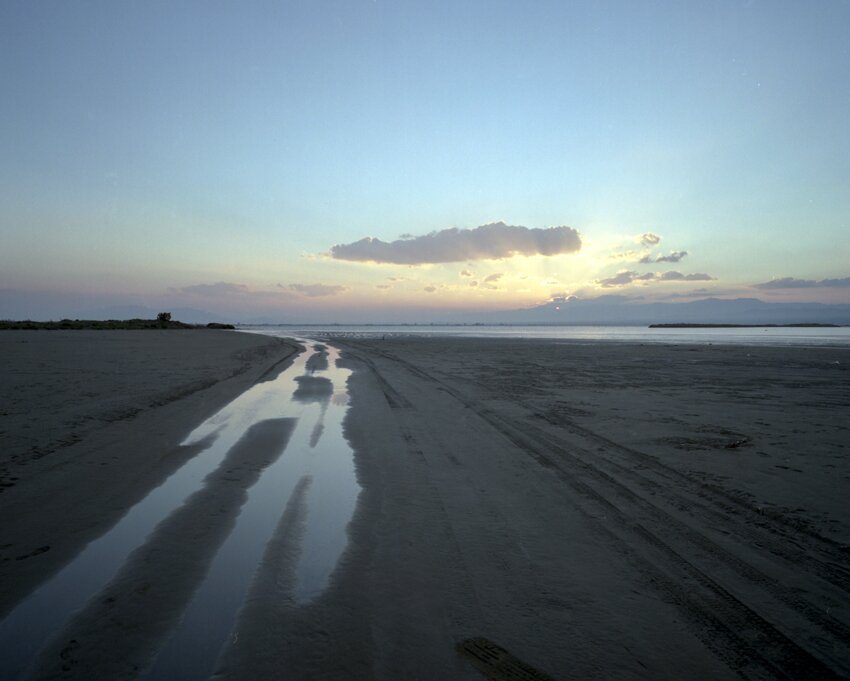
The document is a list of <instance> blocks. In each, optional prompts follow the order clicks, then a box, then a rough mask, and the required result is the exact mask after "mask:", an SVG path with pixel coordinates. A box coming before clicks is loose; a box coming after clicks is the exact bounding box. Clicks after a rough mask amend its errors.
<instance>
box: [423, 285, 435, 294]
mask: <svg viewBox="0 0 850 681" xmlns="http://www.w3.org/2000/svg"><path fill="white" fill-rule="evenodd" d="M422 290H423V291H425V292H426V293H433V292H434V291H436V290H437V287H436V286H426V287H425V288H424V289H422Z"/></svg>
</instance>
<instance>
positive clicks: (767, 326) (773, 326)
mask: <svg viewBox="0 0 850 681" xmlns="http://www.w3.org/2000/svg"><path fill="white" fill-rule="evenodd" d="M841 326H842V325H841V324H650V325H649V328H650V329H787V328H795V329H800V328H803V329H809V328H816V329H822V328H829V329H837V328H841Z"/></svg>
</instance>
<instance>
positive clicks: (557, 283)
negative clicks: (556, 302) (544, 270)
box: [540, 278, 561, 286]
mask: <svg viewBox="0 0 850 681" xmlns="http://www.w3.org/2000/svg"><path fill="white" fill-rule="evenodd" d="M540 283H541V285H542V286H560V285H561V282H560V281H558V280H557V279H554V278H553V279H546V280H544V281H542V282H540Z"/></svg>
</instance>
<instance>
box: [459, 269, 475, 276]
mask: <svg viewBox="0 0 850 681" xmlns="http://www.w3.org/2000/svg"><path fill="white" fill-rule="evenodd" d="M460 276H462V277H474V276H475V274H474V273H473V272H471V271H469V270H461V271H460Z"/></svg>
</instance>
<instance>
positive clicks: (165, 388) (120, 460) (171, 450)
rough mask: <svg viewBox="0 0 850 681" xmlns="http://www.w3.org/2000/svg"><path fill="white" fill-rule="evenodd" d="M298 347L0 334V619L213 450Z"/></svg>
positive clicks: (149, 334) (242, 339) (166, 336)
mask: <svg viewBox="0 0 850 681" xmlns="http://www.w3.org/2000/svg"><path fill="white" fill-rule="evenodd" d="M295 352H296V346H295V344H293V343H291V342H287V341H284V340H282V339H275V338H266V337H262V336H254V335H248V334H240V333H234V332H229V331H214V330H210V331H208V330H197V331H196V330H192V331H171V330H170V331H155V330H145V331H5V332H2V333H0V386H2V390H0V484H2V485H3V486H2V487H0V490H2V493H0V528H2V536H0V617H2V616H4V615H5V614H6V613H7V612H8V611H9V610H10V609H11V608H12V607H13V606H14V605H15V603H16V602H18V601H19V600H20V599H21V598H23V597H24V596H26V594H28V593H29V592H30V591H31V590H32V589H33V588H34V587H35V586H37V585H38V584H39V583H41V582H43V581H44V580H45V579H46V578H47V577H48V576H49V575H51V574H52V573H54V572H55V571H56V570H58V569H59V568H60V567H62V565H64V564H65V563H67V562H68V561H69V560H70V559H71V558H72V557H73V556H74V555H75V554H77V553H78V552H79V551H80V550H81V549H82V548H83V547H84V546H85V544H86V543H87V542H89V541H90V540H92V539H94V538H95V537H97V536H99V535H100V534H102V533H103V532H104V531H105V530H107V529H108V528H109V527H111V526H112V525H113V524H114V523H115V522H116V521H117V520H118V519H119V518H120V517H121V516H122V515H123V514H124V513H125V512H126V511H127V509H129V508H130V507H132V506H133V505H134V504H135V503H136V502H137V501H139V500H140V499H141V498H142V497H144V496H145V495H146V494H147V493H148V492H149V491H150V490H151V489H152V488H154V487H155V486H156V485H158V484H159V483H161V482H162V481H163V480H164V479H165V478H167V477H168V476H169V475H170V474H171V473H172V472H174V471H175V470H177V469H178V468H179V467H180V466H181V465H182V464H184V463H185V462H186V461H188V460H189V459H191V458H192V457H194V456H195V455H196V454H197V453H198V452H199V451H200V450H202V449H203V448H204V444H203V443H198V444H195V445H190V446H185V447H184V446H180V443H181V441H182V440H183V438H185V437H186V435H188V434H189V432H190V431H191V430H192V429H193V428H194V427H195V426H197V425H198V423H200V422H201V421H203V420H204V419H205V418H206V417H208V416H210V415H211V414H213V413H214V412H216V411H217V410H218V409H220V408H221V407H223V406H224V405H225V404H227V403H228V402H230V401H231V400H232V399H233V398H235V397H236V396H237V395H239V394H240V393H242V392H244V391H245V390H246V389H248V388H249V387H250V386H251V385H253V384H254V383H255V382H256V381H258V380H262V378H263V377H266V378H267V377H268V376H269V375H270V372H271V373H274V372H275V371H279V370H280V369H281V368H282V367H283V366H285V365H286V363H287V362H288V361H291V359H292V357H293V356H294V354H295Z"/></svg>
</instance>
